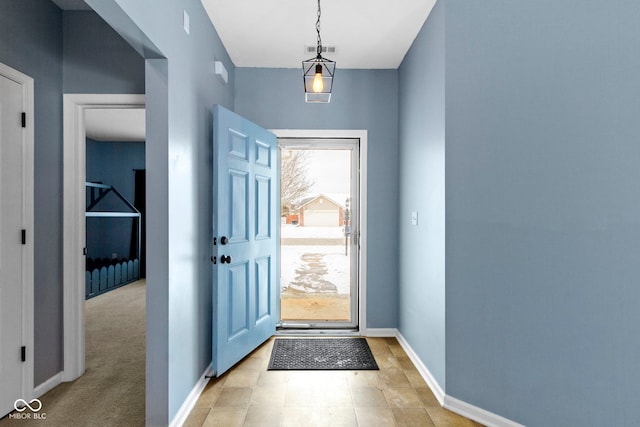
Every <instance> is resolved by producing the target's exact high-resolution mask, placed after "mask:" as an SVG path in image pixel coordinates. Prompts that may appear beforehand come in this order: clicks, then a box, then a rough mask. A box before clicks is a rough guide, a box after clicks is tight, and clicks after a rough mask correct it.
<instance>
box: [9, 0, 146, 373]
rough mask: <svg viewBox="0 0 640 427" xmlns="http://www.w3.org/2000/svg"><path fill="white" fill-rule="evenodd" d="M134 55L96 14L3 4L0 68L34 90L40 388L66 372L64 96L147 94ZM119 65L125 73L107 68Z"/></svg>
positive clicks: (41, 3)
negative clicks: (4, 67) (25, 77)
mask: <svg viewBox="0 0 640 427" xmlns="http://www.w3.org/2000/svg"><path fill="white" fill-rule="evenodd" d="M67 26H68V27H67ZM105 44H106V45H107V46H108V47H109V48H108V49H104V47H105ZM96 51H100V55H95V54H94V53H95V52H96ZM132 53H134V54H135V52H134V51H133V50H132V49H131V48H130V47H129V46H127V45H126V44H124V43H122V41H120V43H118V36H117V34H115V33H114V32H113V30H111V29H110V28H109V27H108V26H106V25H104V23H102V22H101V21H100V20H99V18H97V17H96V16H95V14H93V13H91V12H64V13H63V12H61V11H60V9H58V8H57V7H56V6H55V5H54V4H53V3H52V2H51V1H49V0H21V1H13V0H0V61H1V62H3V63H5V64H6V65H9V66H11V67H13V68H16V69H17V70H19V71H21V72H23V73H25V74H27V75H29V76H31V77H33V79H34V83H35V118H34V123H35V200H34V203H35V231H34V233H35V236H34V246H35V285H34V290H35V301H34V304H35V307H34V308H35V318H34V320H35V328H34V329H35V336H34V339H35V348H34V353H35V354H34V359H35V360H34V385H36V386H37V385H40V384H41V383H42V382H44V381H47V380H49V379H50V378H51V377H52V376H54V375H56V374H57V373H59V372H60V371H61V370H62V368H63V353H62V350H63V348H62V344H63V325H62V314H63V307H62V264H63V262H62V252H63V251H62V233H63V230H62V168H63V165H62V94H63V92H64V91H66V92H90V93H122V92H125V93H130V92H131V91H135V92H136V93H141V92H144V74H143V71H142V69H143V65H144V64H142V62H140V61H139V60H138V61H134V62H130V61H131V58H132ZM65 54H68V59H67V58H66V57H65ZM98 56H99V57H100V59H98ZM87 58H90V60H88V59H87ZM94 61H97V62H94ZM114 63H118V64H119V67H117V68H115V69H114V68H110V67H108V66H106V65H105V64H114ZM124 68H126V69H127V70H126V72H123V69H124ZM65 73H71V74H72V75H74V76H83V77H82V78H80V77H78V78H77V79H76V78H69V76H65ZM132 76H137V77H135V78H134V77H132ZM140 76H142V79H143V80H142V84H141V83H140ZM128 78H132V79H134V80H135V82H134V83H133V84H132V83H128V82H127V81H126V80H127V79H128ZM63 82H64V88H63Z"/></svg>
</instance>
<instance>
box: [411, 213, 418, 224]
mask: <svg viewBox="0 0 640 427" xmlns="http://www.w3.org/2000/svg"><path fill="white" fill-rule="evenodd" d="M411 225H418V212H415V211H414V212H411Z"/></svg>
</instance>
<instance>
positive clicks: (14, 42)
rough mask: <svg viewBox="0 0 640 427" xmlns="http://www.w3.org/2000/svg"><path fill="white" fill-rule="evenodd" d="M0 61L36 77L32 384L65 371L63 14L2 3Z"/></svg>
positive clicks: (45, 5)
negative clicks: (63, 322)
mask: <svg viewBox="0 0 640 427" xmlns="http://www.w3.org/2000/svg"><path fill="white" fill-rule="evenodd" d="M0 62H2V63H4V64H6V65H8V66H10V67H13V68H15V69H17V70H18V71H21V72H22V73H25V74H27V75H29V76H30V77H32V78H33V79H34V89H35V94H34V97H35V109H34V113H35V118H34V127H35V141H34V143H35V147H34V148H35V159H34V161H35V194H36V197H35V200H34V204H35V210H34V215H35V218H34V222H35V230H34V248H35V253H34V257H35V259H34V262H35V272H34V273H35V277H34V292H35V295H34V297H35V300H34V304H35V314H34V321H35V328H34V341H35V342H34V344H35V348H34V358H35V361H34V382H35V384H34V385H38V384H40V383H42V382H43V381H46V380H48V379H49V378H51V377H52V376H53V375H55V374H57V373H58V372H60V371H61V370H62V357H63V356H62V338H63V337H62V197H61V194H62V12H61V11H60V10H59V9H58V8H57V7H56V6H55V5H54V4H53V3H51V2H50V1H49V0H23V1H13V0H0Z"/></svg>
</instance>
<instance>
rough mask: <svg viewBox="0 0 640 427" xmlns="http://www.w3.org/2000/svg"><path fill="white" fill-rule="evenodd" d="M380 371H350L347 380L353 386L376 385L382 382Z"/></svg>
mask: <svg viewBox="0 0 640 427" xmlns="http://www.w3.org/2000/svg"><path fill="white" fill-rule="evenodd" d="M378 372H379V371H350V372H349V374H348V375H347V381H348V382H349V385H351V387H376V386H377V385H378V383H379V382H380V379H379V377H378Z"/></svg>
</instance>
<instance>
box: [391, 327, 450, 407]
mask: <svg viewBox="0 0 640 427" xmlns="http://www.w3.org/2000/svg"><path fill="white" fill-rule="evenodd" d="M396 338H397V339H398V342H399V343H400V345H401V346H402V348H403V349H404V351H405V353H407V356H409V359H411V361H412V362H413V365H414V366H415V367H416V369H417V370H418V372H420V375H422V378H423V379H424V381H425V382H426V383H427V385H428V386H429V388H430V389H431V392H432V393H433V395H434V396H435V397H436V399H438V402H439V403H440V406H443V404H444V398H445V396H446V395H445V393H444V390H443V389H442V387H440V384H438V381H436V379H435V377H434V376H433V375H432V374H431V371H429V369H428V368H427V367H426V366H425V365H424V363H422V360H420V358H419V357H418V355H417V354H416V352H415V351H413V348H411V346H410V345H409V343H408V342H407V340H406V339H405V337H404V336H402V334H401V333H400V332H398V335H397V336H396Z"/></svg>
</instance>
